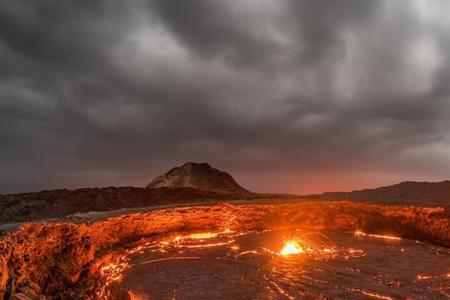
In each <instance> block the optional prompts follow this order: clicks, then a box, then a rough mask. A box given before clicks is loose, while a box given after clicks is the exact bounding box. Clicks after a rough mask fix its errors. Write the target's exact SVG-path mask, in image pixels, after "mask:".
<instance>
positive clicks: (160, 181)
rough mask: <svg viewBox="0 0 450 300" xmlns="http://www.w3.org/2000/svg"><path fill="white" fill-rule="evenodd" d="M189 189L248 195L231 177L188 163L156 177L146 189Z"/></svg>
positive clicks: (218, 171)
mask: <svg viewBox="0 0 450 300" xmlns="http://www.w3.org/2000/svg"><path fill="white" fill-rule="evenodd" d="M160 187H191V188H194V189H198V190H202V191H212V192H219V193H232V194H249V193H250V192H249V191H247V190H246V189H244V188H243V187H241V186H240V185H239V184H238V183H237V182H236V181H235V180H234V179H233V177H232V176H231V175H230V174H228V173H226V172H223V171H220V170H217V169H214V168H212V167H211V166H210V165H209V164H207V163H194V162H188V163H185V164H184V165H182V166H181V167H175V168H173V169H171V170H170V171H168V172H167V173H165V174H163V175H161V176H158V177H156V178H155V179H153V181H152V182H151V183H150V184H149V185H148V186H147V188H160Z"/></svg>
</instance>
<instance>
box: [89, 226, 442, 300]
mask: <svg viewBox="0 0 450 300" xmlns="http://www.w3.org/2000/svg"><path fill="white" fill-rule="evenodd" d="M289 242H290V244H289ZM286 246H287V247H286ZM283 248H284V249H285V250H286V249H288V250H292V251H291V252H294V253H297V254H281V253H285V252H289V251H282V250H283ZM292 248H293V249H292ZM100 271H101V274H102V275H101V278H100V280H99V281H98V282H99V283H100V284H99V285H98V287H97V289H96V294H97V297H98V298H100V299H105V298H106V299H137V300H142V299H299V298H301V299H309V298H310V299H317V298H320V297H322V299H328V298H330V299H343V298H345V299H371V298H373V299H404V298H405V297H411V298H413V299H449V298H450V249H448V248H442V247H437V246H434V245H430V244H426V243H421V242H417V241H413V240H406V239H399V238H395V237H391V236H377V235H367V234H364V233H362V232H356V233H348V232H340V231H315V232H305V231H302V230H300V229H297V230H290V231H280V230H278V231H263V232H256V231H251V232H232V231H230V230H225V231H223V232H202V233H198V232H197V233H188V234H186V233H183V234H178V235H177V234H175V235H170V236H164V237H158V238H155V239H144V240H141V241H139V242H138V243H137V244H135V245H134V246H133V247H131V248H128V249H122V250H120V251H117V252H116V253H114V255H113V259H112V260H111V261H110V262H108V263H107V264H105V265H103V266H102V267H101V268H100Z"/></svg>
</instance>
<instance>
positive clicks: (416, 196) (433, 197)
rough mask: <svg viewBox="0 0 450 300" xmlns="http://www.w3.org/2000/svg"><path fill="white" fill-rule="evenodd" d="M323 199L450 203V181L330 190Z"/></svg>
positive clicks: (324, 194)
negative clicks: (339, 190) (347, 190)
mask: <svg viewBox="0 0 450 300" xmlns="http://www.w3.org/2000/svg"><path fill="white" fill-rule="evenodd" d="M318 197H320V198H323V199H331V200H334V199H348V200H360V201H369V202H375V203H389V204H392V203H409V204H427V205H450V181H449V180H446V181H441V182H416V181H405V182H401V183H398V184H394V185H390V186H383V187H379V188H375V189H364V190H358V191H353V192H328V193H323V194H321V195H318Z"/></svg>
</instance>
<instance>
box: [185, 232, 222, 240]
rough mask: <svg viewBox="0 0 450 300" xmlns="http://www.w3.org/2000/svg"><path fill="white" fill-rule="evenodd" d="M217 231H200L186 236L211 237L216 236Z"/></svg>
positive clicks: (196, 237) (195, 237) (193, 237)
mask: <svg viewBox="0 0 450 300" xmlns="http://www.w3.org/2000/svg"><path fill="white" fill-rule="evenodd" d="M217 235H218V233H216V232H202V233H193V234H190V235H188V236H187V237H188V238H190V239H199V240H201V239H212V238H215V237H217Z"/></svg>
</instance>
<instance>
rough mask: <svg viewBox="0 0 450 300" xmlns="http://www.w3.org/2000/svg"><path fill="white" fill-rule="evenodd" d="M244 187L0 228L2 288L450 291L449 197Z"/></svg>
mask: <svg viewBox="0 0 450 300" xmlns="http://www.w3.org/2000/svg"><path fill="white" fill-rule="evenodd" d="M189 168H192V165H191V166H189ZM194 168H195V166H194ZM202 168H206V169H207V170H209V169H210V167H208V166H204V165H203V166H202ZM176 172H177V173H178V174H180V173H183V174H186V172H178V170H177V171H176ZM208 172H209V171H208ZM169 173H172V175H173V171H172V172H169ZM177 176H178V175H177ZM180 176H186V175H180ZM188 176H192V175H188ZM230 177H231V176H230ZM224 178H228V177H227V176H225V177H224ZM192 179H193V178H191V179H189V180H184V179H183V180H182V181H181V182H183V183H185V182H195V181H196V180H192ZM216 179H217V178H216ZM228 179H229V178H228ZM228 179H227V180H228ZM171 180H172V179H171ZM220 180H221V179H220ZM162 181H164V182H168V181H167V180H162ZM162 181H161V180H157V181H156V182H162ZM214 181H216V180H214ZM233 181H234V180H233ZM171 182H178V181H177V180H172V181H171ZM228 182H230V181H228ZM203 186H204V187H203V188H204V189H205V185H203ZM209 186H210V187H213V188H215V184H212V185H209ZM166 187H167V186H166ZM184 187H186V186H184ZM239 187H240V186H239ZM171 188H177V186H172V187H171ZM242 189H243V188H242ZM224 191H225V192H226V189H225V190H222V191H221V192H224ZM236 191H237V190H233V192H236ZM210 192H211V191H210ZM216 192H217V190H216ZM242 194H243V195H244V194H245V195H246V196H245V197H242V198H241V199H238V200H236V199H235V198H234V200H233V201H224V200H223V199H221V200H220V201H219V203H218V202H217V201H216V202H215V203H203V204H198V203H197V204H195V205H185V206H182V207H180V206H176V205H175V206H173V207H157V208H147V209H143V210H140V211H137V212H133V213H130V212H129V211H121V212H120V213H118V214H117V215H114V214H107V215H105V216H101V217H97V218H94V219H92V218H90V219H84V220H83V219H77V220H70V219H68V220H65V221H55V220H53V221H47V222H39V220H36V221H35V222H33V223H26V224H22V225H21V227H20V228H19V229H17V230H13V231H11V232H9V233H8V234H6V235H5V236H3V237H2V238H1V239H0V296H2V297H3V298H5V299H318V298H320V299H339V298H351V299H404V298H406V297H412V298H414V299H429V298H434V299H446V298H448V297H450V250H449V247H450V208H449V207H448V206H445V205H440V206H436V205H434V206H432V205H430V206H419V205H411V204H407V205H405V204H374V203H368V202H361V201H345V200H333V201H330V200H324V199H318V198H305V197H303V198H301V197H300V198H295V197H287V196H283V197H282V196H280V197H278V198H277V197H276V196H274V195H272V196H271V197H268V195H260V196H257V195H256V194H254V195H253V196H251V197H249V195H251V193H250V192H248V191H247V190H245V189H243V190H242ZM234 195H236V194H234ZM229 200H231V199H229ZM419 258H420V259H419Z"/></svg>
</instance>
